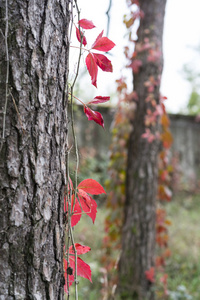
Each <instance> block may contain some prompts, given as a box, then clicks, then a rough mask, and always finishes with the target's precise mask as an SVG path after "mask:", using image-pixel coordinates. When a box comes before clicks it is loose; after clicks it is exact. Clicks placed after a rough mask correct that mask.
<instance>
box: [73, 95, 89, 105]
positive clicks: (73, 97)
mask: <svg viewBox="0 0 200 300" xmlns="http://www.w3.org/2000/svg"><path fill="white" fill-rule="evenodd" d="M69 95H71V96H72V97H73V98H75V99H76V100H78V101H79V102H81V103H82V104H83V106H86V104H85V103H84V102H83V101H82V100H80V99H79V98H77V97H76V96H74V95H72V94H71V93H69Z"/></svg>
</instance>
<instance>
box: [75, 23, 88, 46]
mask: <svg viewBox="0 0 200 300" xmlns="http://www.w3.org/2000/svg"><path fill="white" fill-rule="evenodd" d="M81 36H83V38H82V42H83V45H84V46H86V45H87V40H86V37H85V36H84V35H83V33H82V32H81V33H80V31H79V29H78V28H77V27H76V37H77V40H78V41H79V42H80V43H81Z"/></svg>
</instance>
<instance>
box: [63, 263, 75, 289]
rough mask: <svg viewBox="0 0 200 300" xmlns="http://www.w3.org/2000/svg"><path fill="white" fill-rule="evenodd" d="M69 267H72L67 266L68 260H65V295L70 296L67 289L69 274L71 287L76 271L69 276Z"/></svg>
mask: <svg viewBox="0 0 200 300" xmlns="http://www.w3.org/2000/svg"><path fill="white" fill-rule="evenodd" d="M69 267H71V266H68V264H67V261H66V259H65V258H64V277H65V285H64V290H65V293H67V294H68V288H67V273H68V280H69V287H70V286H71V285H72V283H73V282H74V275H73V274H74V270H73V269H72V271H73V274H72V275H70V274H69V269H68V268H69Z"/></svg>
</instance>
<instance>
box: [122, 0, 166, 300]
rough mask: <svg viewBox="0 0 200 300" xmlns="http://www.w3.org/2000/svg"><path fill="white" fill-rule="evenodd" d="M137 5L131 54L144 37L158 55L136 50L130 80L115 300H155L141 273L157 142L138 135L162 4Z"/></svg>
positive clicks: (153, 73)
mask: <svg viewBox="0 0 200 300" xmlns="http://www.w3.org/2000/svg"><path fill="white" fill-rule="evenodd" d="M139 2H140V9H141V10H142V11H143V13H144V17H143V18H141V20H140V26H139V30H138V40H137V42H136V48H135V49H136V52H137V50H138V49H140V47H141V46H143V45H144V44H145V42H146V43H147V39H149V40H148V41H149V43H150V45H151V47H152V49H153V51H154V50H155V51H156V53H160V54H159V56H158V58H157V59H155V60H153V61H152V60H151V59H148V56H149V53H150V52H149V51H138V52H137V59H140V60H141V61H142V66H141V67H140V69H139V72H138V73H134V80H133V83H134V90H135V91H136V92H137V95H138V102H137V108H136V111H135V113H134V119H133V130H132V132H131V134H130V139H129V149H128V163H127V179H126V201H125V219H124V225H123V230H122V254H121V258H120V262H119V287H118V291H119V294H120V299H137V300H146V299H154V294H153V292H152V283H151V282H150V281H148V280H147V278H146V276H145V271H147V270H148V269H150V268H151V267H152V266H154V252H155V221H156V220H155V218H156V196H157V159H158V152H159V141H158V140H155V141H153V142H151V143H149V142H148V140H147V139H145V138H142V134H143V133H144V132H145V128H146V127H145V116H146V113H147V109H150V110H151V111H153V107H152V104H151V101H150V102H149V101H148V97H153V99H154V100H155V102H156V103H157V104H158V103H159V88H160V76H161V73H162V65H163V58H162V33H163V23H164V12H165V4H166V0H140V1H139ZM146 82H153V85H154V91H151V93H150V92H149V91H148V89H147V87H146V86H145V83H146ZM154 109H155V108H154ZM156 130H158V120H157V123H156V124H155V126H152V127H151V131H152V132H153V133H155V132H156Z"/></svg>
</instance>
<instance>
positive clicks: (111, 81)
mask: <svg viewBox="0 0 200 300" xmlns="http://www.w3.org/2000/svg"><path fill="white" fill-rule="evenodd" d="M112 2H113V5H112V9H111V20H110V32H109V38H110V39H111V40H112V41H114V42H115V44H116V47H115V48H114V49H113V51H112V54H113V56H112V57H108V58H109V59H111V60H112V62H113V67H114V73H113V74H110V73H107V74H105V72H104V73H103V72H99V78H98V92H97V91H96V90H95V88H93V87H92V86H91V89H92V91H90V93H89V94H90V95H91V94H94V95H97V94H98V95H105V93H106V94H108V95H109V94H112V93H114V92H115V90H116V85H115V80H116V79H118V78H119V77H120V75H121V73H122V72H123V68H124V63H125V59H124V57H123V47H124V46H125V45H126V40H127V39H126V38H125V37H124V34H125V32H126V29H125V26H124V25H123V15H124V14H126V12H127V6H126V1H125V0H113V1H112ZM108 4H109V1H108V0H101V1H94V0H79V8H80V9H81V18H86V19H89V20H92V21H93V23H94V24H95V25H96V26H97V28H96V29H93V30H91V31H90V32H89V31H87V35H88V36H89V39H88V41H90V40H91V43H92V42H93V39H94V38H95V36H97V35H98V33H100V32H101V31H102V30H103V29H104V30H105V32H106V27H107V17H106V15H105V12H106V11H107V9H108ZM199 13H200V0H190V1H188V0H167V6H166V16H165V27H164V37H163V42H164V45H163V46H164V71H163V77H162V85H161V92H162V94H163V95H165V96H167V97H168V100H167V101H166V106H167V108H168V110H169V111H170V112H174V113H177V112H179V111H180V110H181V109H182V108H183V107H185V105H186V103H187V101H188V97H189V93H190V86H189V84H188V83H187V81H185V80H184V78H183V75H182V73H181V70H182V68H183V65H184V64H186V63H188V62H192V61H193V62H194V59H195V58H194V57H195V56H194V51H193V50H192V49H191V48H192V47H197V46H198V45H199V44H200V25H199ZM199 60H200V55H199ZM195 63H196V64H199V65H200V63H199V61H195ZM130 77H131V76H130ZM88 80H89V78H88Z"/></svg>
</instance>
